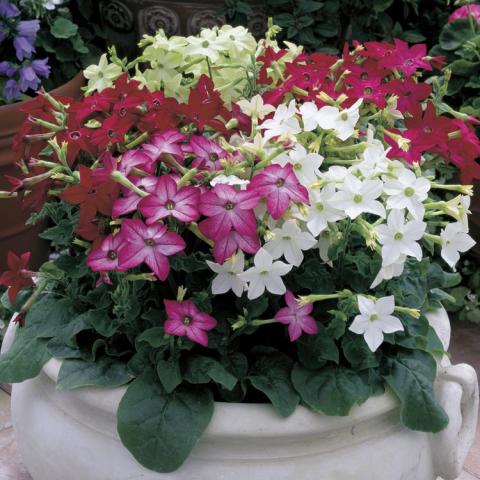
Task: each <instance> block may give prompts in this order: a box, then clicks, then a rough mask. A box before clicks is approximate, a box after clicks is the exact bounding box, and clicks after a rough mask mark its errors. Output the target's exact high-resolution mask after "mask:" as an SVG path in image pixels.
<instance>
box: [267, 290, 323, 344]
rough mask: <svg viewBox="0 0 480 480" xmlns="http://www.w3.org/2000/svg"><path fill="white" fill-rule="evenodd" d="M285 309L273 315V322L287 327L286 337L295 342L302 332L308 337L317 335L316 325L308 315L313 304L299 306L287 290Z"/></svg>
mask: <svg viewBox="0 0 480 480" xmlns="http://www.w3.org/2000/svg"><path fill="white" fill-rule="evenodd" d="M285 302H286V304H287V306H286V307H284V308H281V309H280V310H279V311H278V312H277V314H276V315H275V317H274V318H275V320H277V321H279V322H280V323H283V324H285V325H288V335H289V336H290V340H291V341H292V342H294V341H295V340H297V339H298V338H299V337H300V335H301V334H302V332H305V333H308V334H309V335H315V334H316V333H318V325H317V322H315V319H314V318H313V317H312V316H311V315H310V314H311V313H312V310H313V304H312V303H309V304H307V305H304V306H303V307H302V306H300V305H299V303H298V300H297V299H296V298H295V296H294V295H293V293H292V292H290V291H288V290H287V293H285Z"/></svg>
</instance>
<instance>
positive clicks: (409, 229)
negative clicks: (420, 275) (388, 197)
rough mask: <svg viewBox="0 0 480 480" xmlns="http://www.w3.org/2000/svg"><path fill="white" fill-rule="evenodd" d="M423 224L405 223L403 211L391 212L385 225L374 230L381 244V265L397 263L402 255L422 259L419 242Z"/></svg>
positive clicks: (415, 222)
mask: <svg viewBox="0 0 480 480" xmlns="http://www.w3.org/2000/svg"><path fill="white" fill-rule="evenodd" d="M426 227H427V225H426V223H425V222H420V221H419V220H411V221H409V222H405V212H404V211H403V210H392V211H391V212H390V214H389V215H388V219H387V223H386V224H382V225H378V226H377V227H376V228H375V230H376V232H377V234H378V241H379V242H380V243H381V244H382V259H383V265H384V266H387V265H391V264H392V263H395V262H397V261H398V260H399V259H400V258H401V256H402V255H407V256H410V257H414V258H416V259H417V260H418V261H420V260H421V259H422V247H421V246H420V244H419V243H417V242H418V240H420V239H421V238H422V237H423V235H424V233H425V229H426Z"/></svg>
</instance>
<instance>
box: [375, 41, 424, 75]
mask: <svg viewBox="0 0 480 480" xmlns="http://www.w3.org/2000/svg"><path fill="white" fill-rule="evenodd" d="M426 55H427V46H426V45H425V44H423V43H421V44H417V45H413V46H412V47H409V46H408V43H407V42H404V41H403V40H400V39H398V38H396V39H395V49H394V50H393V51H392V52H391V53H390V55H387V56H385V57H383V59H381V60H380V62H379V65H380V66H382V67H385V68H389V69H391V70H393V69H394V68H396V69H398V70H401V71H402V72H403V73H405V75H407V76H410V75H413V74H414V73H415V72H416V71H417V69H419V68H423V69H425V70H432V67H431V65H430V64H429V63H428V62H427V61H426V60H424V57H425V56H426Z"/></svg>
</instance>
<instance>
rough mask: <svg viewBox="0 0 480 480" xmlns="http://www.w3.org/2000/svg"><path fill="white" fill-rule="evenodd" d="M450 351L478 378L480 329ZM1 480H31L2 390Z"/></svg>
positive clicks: (458, 330)
mask: <svg viewBox="0 0 480 480" xmlns="http://www.w3.org/2000/svg"><path fill="white" fill-rule="evenodd" d="M451 350H452V363H462V362H465V363H469V364H471V365H473V366H474V367H475V368H476V370H477V373H478V374H479V377H480V326H476V325H470V324H466V325H456V326H454V332H453V338H452V347H451ZM475 479H480V427H479V432H478V433H477V440H476V442H475V445H474V446H473V448H472V451H471V452H470V455H469V457H468V459H467V462H466V464H465V472H464V473H463V474H462V476H461V477H460V478H459V479H458V480H475ZM0 480H31V477H30V476H29V475H28V472H27V471H26V470H25V467H24V466H23V465H22V462H21V459H20V458H19V456H18V453H17V451H16V447H15V440H14V435H13V429H12V424H11V422H10V397H9V396H8V394H7V393H5V392H4V391H2V390H0ZM85 480H95V479H85ZM299 480H300V479H299ZM418 480H422V479H418ZM439 480H440V479H439Z"/></svg>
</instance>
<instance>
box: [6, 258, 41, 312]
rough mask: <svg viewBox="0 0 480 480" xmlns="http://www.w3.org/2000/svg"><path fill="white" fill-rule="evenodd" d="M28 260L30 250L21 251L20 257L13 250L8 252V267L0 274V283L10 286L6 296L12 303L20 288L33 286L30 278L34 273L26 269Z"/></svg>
mask: <svg viewBox="0 0 480 480" xmlns="http://www.w3.org/2000/svg"><path fill="white" fill-rule="evenodd" d="M29 260H30V252H26V253H23V254H22V255H20V257H19V256H17V255H15V254H14V253H13V252H8V255H7V266H8V268H9V269H8V270H7V271H6V272H3V274H2V275H1V276H0V285H3V286H5V287H10V289H9V291H8V298H9V300H10V303H12V304H13V302H14V301H15V299H16V298H17V295H18V292H19V291H20V290H21V289H22V288H31V287H34V286H35V284H34V283H33V280H32V277H33V275H34V273H33V272H31V271H30V270H29V269H28V262H29Z"/></svg>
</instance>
